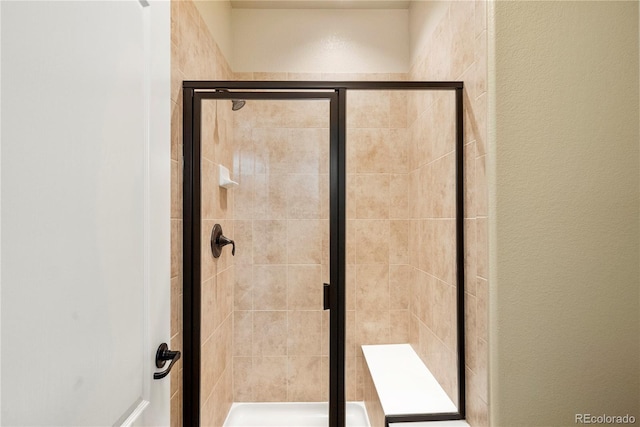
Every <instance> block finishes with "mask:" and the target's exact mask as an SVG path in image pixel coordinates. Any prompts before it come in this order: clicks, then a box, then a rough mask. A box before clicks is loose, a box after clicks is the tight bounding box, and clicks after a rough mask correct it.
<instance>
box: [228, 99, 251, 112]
mask: <svg viewBox="0 0 640 427" xmlns="http://www.w3.org/2000/svg"><path fill="white" fill-rule="evenodd" d="M246 103H247V101H245V100H244V99H232V100H231V110H232V111H238V110H239V109H241V108H242V107H244V104H246Z"/></svg>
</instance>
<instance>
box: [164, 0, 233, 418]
mask: <svg viewBox="0 0 640 427" xmlns="http://www.w3.org/2000/svg"><path fill="white" fill-rule="evenodd" d="M231 77H232V73H231V70H230V68H229V65H228V63H227V61H226V59H225V58H224V56H223V55H222V53H221V52H220V49H219V48H218V46H217V45H216V44H215V42H214V40H213V38H212V37H211V34H210V33H209V30H208V28H207V26H206V25H205V23H204V22H203V21H202V18H201V17H200V14H199V13H198V11H197V9H196V7H195V5H194V4H193V2H192V1H172V2H171V100H172V104H171V105H172V115H171V141H172V142H171V143H172V149H171V335H172V337H171V348H173V349H178V350H181V351H182V350H183V349H182V196H183V195H182V165H183V163H182V148H183V147H182V89H181V86H182V81H183V80H204V79H220V80H228V79H230V78H231ZM205 104H206V103H205ZM216 113H218V114H216ZM229 113H230V105H229V108H228V111H227V110H225V109H221V111H220V112H217V111H216V110H215V103H213V102H209V104H208V105H205V108H204V114H203V119H204V120H203V122H204V123H206V124H207V125H208V126H205V127H203V162H202V166H203V170H202V172H203V175H202V176H203V181H202V186H203V191H202V193H203V200H202V215H203V216H202V218H203V221H202V224H203V227H202V228H203V230H202V231H203V239H202V241H203V248H202V249H203V250H202V255H203V257H202V260H201V261H202V279H203V282H202V289H203V295H202V301H203V308H202V313H203V327H202V349H201V351H202V360H203V361H206V363H203V365H202V367H201V369H202V385H201V395H202V399H201V402H200V405H201V422H202V425H203V426H209V425H215V426H221V425H222V421H223V420H224V418H225V417H226V414H227V411H228V408H229V405H230V404H231V401H232V395H231V393H232V385H231V380H232V378H231V373H232V372H231V369H232V368H231V357H230V354H231V353H230V351H229V352H225V351H220V350H224V349H230V348H231V345H232V322H233V317H232V286H233V281H234V268H233V262H232V261H233V260H232V259H231V260H230V256H229V254H226V253H225V254H223V256H222V257H221V258H219V259H218V260H216V261H213V260H212V258H211V255H210V253H211V251H210V249H208V248H207V247H206V245H204V242H208V240H209V239H208V234H209V233H210V232H211V227H212V226H213V224H215V223H216V222H219V223H221V224H222V226H223V229H224V231H225V233H227V234H228V235H233V234H232V233H233V221H232V218H233V211H232V208H231V207H232V206H233V199H232V197H233V196H232V194H226V190H219V187H218V186H217V174H216V172H217V165H218V164H219V163H223V164H226V165H230V164H231V161H232V157H231V156H232V153H231V151H230V147H231V145H232V139H231V138H232V133H231V132H225V131H226V129H227V123H230V122H229V119H230V116H229ZM229 193H231V192H229ZM181 425H182V361H178V363H177V364H176V366H175V367H174V369H173V370H172V373H171V426H173V427H175V426H181Z"/></svg>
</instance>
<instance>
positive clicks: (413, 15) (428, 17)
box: [409, 0, 450, 65]
mask: <svg viewBox="0 0 640 427" xmlns="http://www.w3.org/2000/svg"><path fill="white" fill-rule="evenodd" d="M449 3H450V2H448V1H423V0H415V1H412V2H411V3H409V52H410V55H409V63H410V65H413V63H414V62H415V61H416V60H417V59H418V57H419V56H420V54H422V53H424V47H425V45H426V44H427V41H428V40H429V36H430V35H431V33H433V30H435V28H436V26H437V25H438V23H439V22H440V21H441V20H442V17H443V16H444V14H445V13H447V11H448V10H449Z"/></svg>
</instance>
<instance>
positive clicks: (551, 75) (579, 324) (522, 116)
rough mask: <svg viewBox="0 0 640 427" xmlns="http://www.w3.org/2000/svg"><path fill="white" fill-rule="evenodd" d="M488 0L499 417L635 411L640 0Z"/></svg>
mask: <svg viewBox="0 0 640 427" xmlns="http://www.w3.org/2000/svg"><path fill="white" fill-rule="evenodd" d="M494 7H495V15H494V16H495V26H494V27H493V32H492V35H493V42H494V45H495V51H494V54H493V55H492V56H493V59H494V61H495V62H494V64H495V68H494V70H493V73H492V74H491V80H490V83H492V84H490V87H491V88H492V89H493V90H492V92H491V95H492V98H491V101H492V102H491V106H492V107H491V109H492V111H494V113H495V124H494V127H493V128H492V130H493V132H491V133H490V135H491V139H490V145H489V147H490V148H491V150H490V156H491V163H490V165H491V166H492V167H491V187H490V188H491V189H492V191H491V212H492V215H491V218H492V222H491V236H492V238H491V243H492V244H491V265H492V267H493V266H494V265H495V266H497V268H495V269H494V268H492V270H491V283H492V290H491V295H492V298H491V332H492V333H493V334H494V335H496V336H498V339H497V340H496V341H495V342H492V346H491V349H492V350H491V356H492V357H491V384H492V387H491V400H492V402H496V403H499V404H497V405H495V406H494V405H492V410H491V419H492V424H494V425H500V426H512V425H523V426H524V425H571V424H574V422H575V418H574V417H575V414H576V413H591V414H597V415H602V414H605V413H606V414H608V415H618V414H619V415H624V414H626V413H629V414H632V415H634V416H635V417H636V418H638V417H639V416H640V402H639V394H640V390H639V380H640V372H639V371H638V368H639V367H638V360H640V353H639V351H640V348H639V339H640V331H639V330H638V326H639V319H638V313H639V311H640V310H639V307H638V304H639V286H638V282H639V280H638V277H639V271H638V252H639V251H638V241H639V231H638V216H639V214H638V208H639V201H640V197H639V196H640V192H639V184H638V181H639V180H638V176H639V165H638V137H639V132H638V3H637V2H541V3H538V2H496V3H495V4H494ZM531 396H536V398H535V399H531Z"/></svg>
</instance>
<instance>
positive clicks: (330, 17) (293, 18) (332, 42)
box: [231, 9, 409, 73]
mask: <svg viewBox="0 0 640 427" xmlns="http://www.w3.org/2000/svg"><path fill="white" fill-rule="evenodd" d="M408 15H409V13H408V10H407V9H388V10H363V9H357V10H356V9H347V10H345V9H295V10H294V9H233V10H232V17H233V27H232V34H233V35H232V39H233V55H232V59H231V62H232V68H233V69H234V71H237V72H250V71H265V72H304V73H323V72H324V73H334V72H335V73H338V72H344V73H404V72H407V71H408V69H409V30H408Z"/></svg>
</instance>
